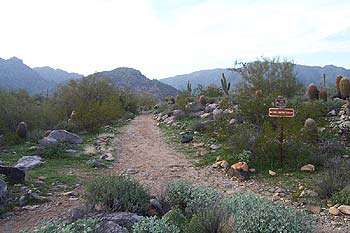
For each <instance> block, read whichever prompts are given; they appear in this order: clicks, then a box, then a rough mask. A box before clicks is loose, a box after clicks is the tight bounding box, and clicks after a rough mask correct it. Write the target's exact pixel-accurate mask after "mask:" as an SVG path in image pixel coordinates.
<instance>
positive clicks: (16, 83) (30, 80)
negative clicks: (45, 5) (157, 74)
mask: <svg viewBox="0 0 350 233" xmlns="http://www.w3.org/2000/svg"><path fill="white" fill-rule="evenodd" d="M94 76H96V77H107V78H110V79H111V80H112V81H113V82H114V83H115V85H116V86H117V87H119V88H123V89H129V90H132V91H134V92H138V93H141V92H147V93H151V94H152V95H154V96H155V97H157V98H158V99H161V98H164V97H165V96H168V95H176V94H177V92H178V91H177V90H176V89H175V88H174V87H172V86H170V85H167V84H164V83H162V82H159V81H158V80H150V79H148V78H147V77H146V76H144V75H143V74H142V73H141V72H140V71H138V70H135V69H132V68H127V67H120V68H117V69H114V70H111V71H103V72H98V73H95V74H94ZM82 77H83V75H81V74H77V73H69V72H67V71H64V70H61V69H54V68H51V67H48V66H44V67H35V68H30V67H29V66H27V65H26V64H24V63H23V61H22V60H21V59H19V58H16V57H12V58H10V59H7V60H5V59H1V58H0V89H5V90H19V89H24V90H26V91H27V92H28V93H29V94H46V93H48V92H50V93H52V92H54V91H55V89H56V88H57V86H58V85H61V84H65V83H67V82H68V81H69V80H72V79H80V78H82Z"/></svg>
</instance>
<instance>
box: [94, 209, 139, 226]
mask: <svg viewBox="0 0 350 233" xmlns="http://www.w3.org/2000/svg"><path fill="white" fill-rule="evenodd" d="M142 218H143V217H142V216H139V215H137V214H134V213H129V212H116V213H108V214H105V215H103V216H102V217H101V220H102V221H111V222H113V223H115V224H117V225H119V226H122V227H125V228H128V229H131V228H132V226H133V225H134V224H135V223H137V222H139V221H140V220H141V219H142Z"/></svg>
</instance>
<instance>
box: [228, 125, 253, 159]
mask: <svg viewBox="0 0 350 233" xmlns="http://www.w3.org/2000/svg"><path fill="white" fill-rule="evenodd" d="M231 132H232V134H231V136H230V138H229V141H228V144H229V146H230V148H231V150H232V151H233V153H240V152H241V151H243V150H250V149H251V148H252V146H253V145H254V144H255V141H256V139H257V136H258V130H257V129H256V127H255V126H254V125H253V124H250V123H243V124H237V125H234V126H233V128H232V129H231Z"/></svg>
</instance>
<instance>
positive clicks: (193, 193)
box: [167, 181, 220, 216]
mask: <svg viewBox="0 0 350 233" xmlns="http://www.w3.org/2000/svg"><path fill="white" fill-rule="evenodd" d="M167 198H168V201H169V203H170V204H171V205H172V206H174V207H178V208H180V209H182V210H183V211H185V212H186V214H187V215H189V216H191V215H193V214H195V213H197V212H199V211H201V210H204V209H207V208H210V207H212V206H214V205H215V204H216V203H218V201H219V200H220V195H219V193H218V192H217V191H216V190H214V189H212V188H209V187H203V186H193V185H191V184H190V183H188V182H186V181H176V182H173V183H171V184H169V185H168V187H167Z"/></svg>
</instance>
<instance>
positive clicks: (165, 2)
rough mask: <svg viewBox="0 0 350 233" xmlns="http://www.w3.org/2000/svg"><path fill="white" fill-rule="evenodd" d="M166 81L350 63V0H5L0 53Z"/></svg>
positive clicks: (0, 1)
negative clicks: (258, 67)
mask: <svg viewBox="0 0 350 233" xmlns="http://www.w3.org/2000/svg"><path fill="white" fill-rule="evenodd" d="M12 56H17V57H19V58H21V59H23V60H24V63H26V64H28V65H29V66H46V65H47V66H51V67H55V68H61V69H65V70H68V71H74V72H79V73H82V74H89V73H92V72H95V71H102V70H110V69H114V68H116V67H120V66H128V67H133V68H136V69H140V70H141V71H142V72H143V73H144V74H145V75H146V76H148V77H149V78H151V79H152V78H164V77H167V76H172V75H176V74H183V73H188V72H192V71H195V70H199V69H209V68H216V67H222V68H224V67H230V66H232V65H233V63H234V61H235V60H240V61H249V60H253V59H256V58H259V57H261V56H268V57H272V56H280V57H287V58H289V59H293V60H294V61H295V62H296V63H300V64H307V65H321V66H323V65H326V64H334V65H338V66H343V67H346V68H350V59H349V58H350V0H303V1H302V0H300V1H299V0H283V1H281V0H265V1H263V0H240V1H235V0H0V57H2V58H9V57H12Z"/></svg>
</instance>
